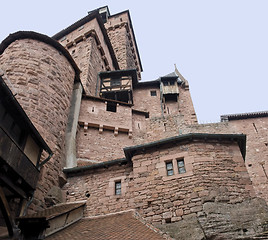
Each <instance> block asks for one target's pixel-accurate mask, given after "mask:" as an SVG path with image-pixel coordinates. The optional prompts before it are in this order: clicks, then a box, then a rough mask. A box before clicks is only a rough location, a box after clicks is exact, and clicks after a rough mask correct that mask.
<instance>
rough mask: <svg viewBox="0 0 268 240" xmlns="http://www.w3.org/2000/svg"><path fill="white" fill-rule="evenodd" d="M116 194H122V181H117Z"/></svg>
mask: <svg viewBox="0 0 268 240" xmlns="http://www.w3.org/2000/svg"><path fill="white" fill-rule="evenodd" d="M115 195H121V181H118V182H115Z"/></svg>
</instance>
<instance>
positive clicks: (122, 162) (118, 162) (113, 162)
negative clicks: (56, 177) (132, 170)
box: [63, 158, 128, 174]
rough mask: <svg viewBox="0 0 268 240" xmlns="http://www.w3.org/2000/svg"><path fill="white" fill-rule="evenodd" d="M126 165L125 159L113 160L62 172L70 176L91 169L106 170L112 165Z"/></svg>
mask: <svg viewBox="0 0 268 240" xmlns="http://www.w3.org/2000/svg"><path fill="white" fill-rule="evenodd" d="M127 163H128V161H127V159H126V158H120V159H115V160H111V161H106V162H101V163H95V164H90V165H86V166H85V165H84V166H77V167H74V168H65V169H63V172H64V173H66V174H71V173H79V172H85V171H88V170H92V169H98V168H108V167H110V166H114V165H119V166H121V165H126V164H127Z"/></svg>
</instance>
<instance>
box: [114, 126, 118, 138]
mask: <svg viewBox="0 0 268 240" xmlns="http://www.w3.org/2000/svg"><path fill="white" fill-rule="evenodd" d="M114 135H115V136H117V135H118V127H115V128H114Z"/></svg>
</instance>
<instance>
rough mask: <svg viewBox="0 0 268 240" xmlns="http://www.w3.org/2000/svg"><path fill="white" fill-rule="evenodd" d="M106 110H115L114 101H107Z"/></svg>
mask: <svg viewBox="0 0 268 240" xmlns="http://www.w3.org/2000/svg"><path fill="white" fill-rule="evenodd" d="M106 111H109V112H116V103H114V102H107V106H106Z"/></svg>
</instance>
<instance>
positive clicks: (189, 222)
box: [156, 218, 206, 240]
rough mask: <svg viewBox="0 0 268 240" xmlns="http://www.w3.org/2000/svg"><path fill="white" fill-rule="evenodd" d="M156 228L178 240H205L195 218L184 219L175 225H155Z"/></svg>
mask: <svg viewBox="0 0 268 240" xmlns="http://www.w3.org/2000/svg"><path fill="white" fill-rule="evenodd" d="M156 227H157V228H159V229H160V230H161V231H163V232H166V233H167V234H168V235H170V236H171V237H172V238H174V239H178V240H205V239H206V237H205V235H204V232H203V230H202V228H201V226H200V224H199V222H198V220H197V218H189V219H184V220H181V221H179V222H176V223H169V224H161V225H160V224H157V225H156Z"/></svg>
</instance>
